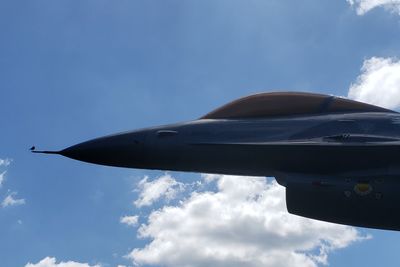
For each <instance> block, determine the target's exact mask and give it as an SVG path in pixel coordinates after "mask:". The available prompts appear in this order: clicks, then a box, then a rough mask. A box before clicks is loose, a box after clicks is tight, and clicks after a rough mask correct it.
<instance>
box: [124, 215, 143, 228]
mask: <svg viewBox="0 0 400 267" xmlns="http://www.w3.org/2000/svg"><path fill="white" fill-rule="evenodd" d="M138 220H139V216H137V215H135V216H123V217H121V218H120V219H119V221H120V223H124V224H126V225H129V226H136V225H137V224H138Z"/></svg>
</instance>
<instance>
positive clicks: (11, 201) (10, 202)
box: [1, 192, 25, 208]
mask: <svg viewBox="0 0 400 267" xmlns="http://www.w3.org/2000/svg"><path fill="white" fill-rule="evenodd" d="M16 195H17V192H11V193H9V194H8V195H7V196H6V197H5V198H4V200H3V202H1V206H2V207H3V208H5V207H8V206H18V205H23V204H25V199H23V198H20V199H17V198H15V196H16Z"/></svg>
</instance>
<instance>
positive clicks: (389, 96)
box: [348, 57, 400, 109]
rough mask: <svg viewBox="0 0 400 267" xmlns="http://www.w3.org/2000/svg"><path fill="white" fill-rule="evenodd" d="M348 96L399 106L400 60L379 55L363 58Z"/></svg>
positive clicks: (363, 100) (389, 105)
mask: <svg viewBox="0 0 400 267" xmlns="http://www.w3.org/2000/svg"><path fill="white" fill-rule="evenodd" d="M348 97H349V98H351V99H355V100H359V101H362V102H367V103H370V104H374V105H378V106H382V107H386V108H390V109H394V108H398V107H400V61H399V60H397V59H395V58H381V57H372V58H370V59H367V60H365V61H364V63H363V66H362V68H361V74H360V76H358V78H357V81H356V82H355V83H354V84H352V85H351V86H350V89H349V93H348Z"/></svg>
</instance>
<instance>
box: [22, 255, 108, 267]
mask: <svg viewBox="0 0 400 267" xmlns="http://www.w3.org/2000/svg"><path fill="white" fill-rule="evenodd" d="M25 267H101V266H100V265H89V264H88V263H79V262H75V261H67V262H63V261H62V262H60V263H56V259H55V258H53V257H46V258H44V259H42V260H41V261H39V262H38V263H28V264H26V265H25Z"/></svg>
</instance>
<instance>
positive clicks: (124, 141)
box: [60, 132, 145, 167]
mask: <svg viewBox="0 0 400 267" xmlns="http://www.w3.org/2000/svg"><path fill="white" fill-rule="evenodd" d="M144 139H145V134H144V133H141V132H132V133H123V134H116V135H111V136H105V137H101V138H97V139H93V140H89V141H86V142H83V143H80V144H77V145H74V146H71V147H68V148H66V149H64V150H62V151H60V154H61V155H63V156H66V157H69V158H72V159H76V160H80V161H85V162H90V163H95V164H102V165H109V166H118V167H134V166H137V165H140V163H141V162H143V160H144V157H143V146H144Z"/></svg>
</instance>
